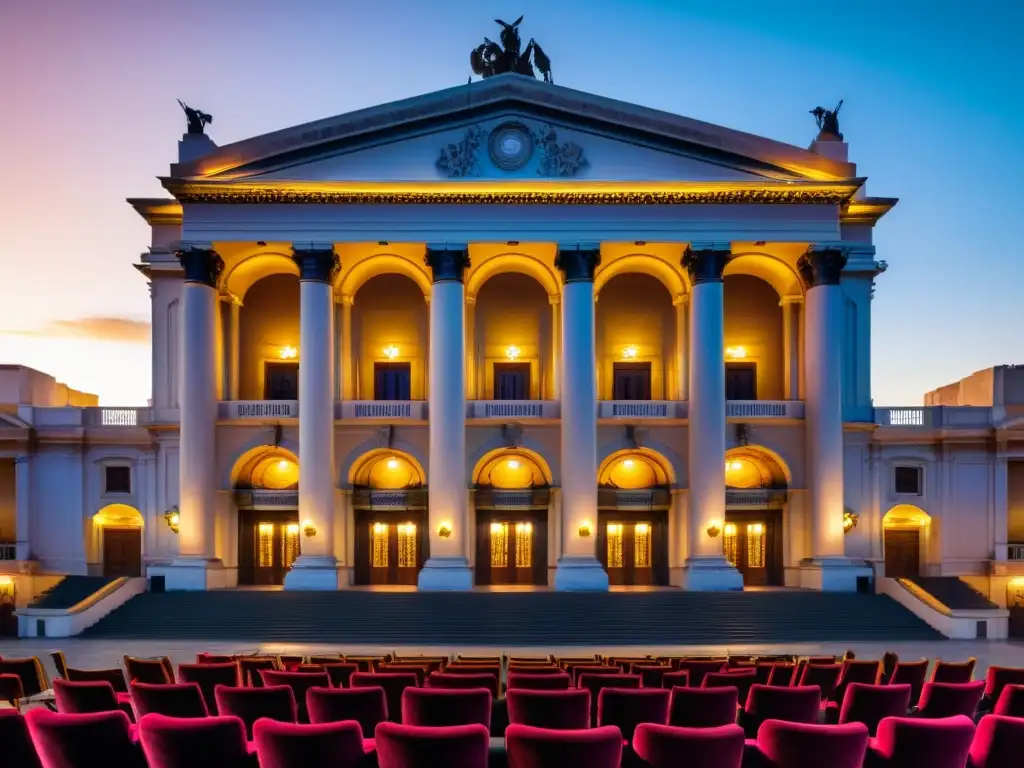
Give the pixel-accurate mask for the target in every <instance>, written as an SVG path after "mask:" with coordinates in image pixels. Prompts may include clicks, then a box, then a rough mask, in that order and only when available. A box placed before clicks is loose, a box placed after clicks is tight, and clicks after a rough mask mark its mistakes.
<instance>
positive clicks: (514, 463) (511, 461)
mask: <svg viewBox="0 0 1024 768" xmlns="http://www.w3.org/2000/svg"><path fill="white" fill-rule="evenodd" d="M507 463H508V468H509V469H519V462H518V461H516V460H515V459H509V460H508V462H507Z"/></svg>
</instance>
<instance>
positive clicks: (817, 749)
mask: <svg viewBox="0 0 1024 768" xmlns="http://www.w3.org/2000/svg"><path fill="white" fill-rule="evenodd" d="M867 748H868V729H867V726H865V725H864V724H863V723H846V724H845V725H818V724H816V723H787V722H783V721H781V720H766V721H765V722H764V723H763V724H762V725H761V727H760V729H759V730H758V732H757V751H758V752H759V753H760V754H761V755H763V756H764V758H766V760H767V762H768V764H769V765H772V766H775V767H777V768H818V766H821V765H823V764H826V763H827V765H828V767H829V768H861V765H862V764H863V762H864V754H865V753H866V752H867ZM826 755H827V760H826V761H825V762H823V758H824V757H825V756H826Z"/></svg>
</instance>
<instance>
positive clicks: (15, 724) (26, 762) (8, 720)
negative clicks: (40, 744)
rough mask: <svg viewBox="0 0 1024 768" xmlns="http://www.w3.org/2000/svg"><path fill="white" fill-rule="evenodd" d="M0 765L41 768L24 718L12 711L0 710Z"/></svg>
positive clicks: (14, 767) (15, 767)
mask: <svg viewBox="0 0 1024 768" xmlns="http://www.w3.org/2000/svg"><path fill="white" fill-rule="evenodd" d="M18 684H19V685H20V684H21V680H20V679H19V680H18ZM0 765H4V766H10V767H11V768H43V765H42V763H40V762H39V755H38V754H37V753H36V747H35V745H34V744H33V743H32V736H31V734H30V733H29V731H28V724H27V723H26V722H25V718H24V717H22V716H21V715H20V714H18V712H16V711H15V710H13V709H0Z"/></svg>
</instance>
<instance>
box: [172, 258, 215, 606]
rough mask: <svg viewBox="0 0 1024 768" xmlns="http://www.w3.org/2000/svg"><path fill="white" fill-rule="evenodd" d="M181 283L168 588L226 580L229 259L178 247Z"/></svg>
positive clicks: (207, 585) (209, 585)
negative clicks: (221, 366)
mask: <svg viewBox="0 0 1024 768" xmlns="http://www.w3.org/2000/svg"><path fill="white" fill-rule="evenodd" d="M178 259H179V260H180V261H181V266H182V268H183V269H184V271H185V283H184V285H183V286H182V289H181V339H182V344H181V350H182V359H181V384H180V386H179V388H178V391H179V407H180V413H181V415H180V418H181V428H180V433H179V457H178V483H179V486H178V512H179V526H178V557H176V558H175V559H174V560H173V561H172V563H171V565H170V566H169V567H168V568H167V569H166V571H165V575H166V586H167V589H191V590H196V589H199V590H203V589H211V588H215V587H221V586H224V584H225V573H224V569H223V567H222V563H221V562H220V560H218V559H216V557H215V553H214V527H215V522H216V520H215V509H216V506H215V504H216V490H217V475H216V471H217V457H216V454H215V452H214V446H215V442H216V437H217V354H216V327H217V322H216V320H217V316H216V313H217V292H216V288H215V286H216V284H217V278H218V276H219V275H220V273H221V271H222V270H223V268H224V262H223V261H221V258H220V256H219V255H218V254H217V252H216V251H214V250H213V249H211V248H201V247H188V248H185V249H183V250H181V251H179V253H178Z"/></svg>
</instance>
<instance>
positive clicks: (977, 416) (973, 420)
mask: <svg viewBox="0 0 1024 768" xmlns="http://www.w3.org/2000/svg"><path fill="white" fill-rule="evenodd" d="M875 424H878V425H880V426H883V427H907V428H918V429H957V428H960V429H971V428H974V429H979V428H982V429H983V428H985V427H989V426H991V425H992V409H991V408H988V407H984V406H970V405H957V406H950V405H933V406H922V407H917V408H875Z"/></svg>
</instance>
